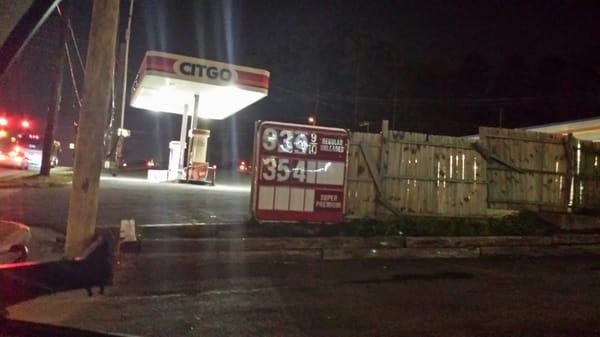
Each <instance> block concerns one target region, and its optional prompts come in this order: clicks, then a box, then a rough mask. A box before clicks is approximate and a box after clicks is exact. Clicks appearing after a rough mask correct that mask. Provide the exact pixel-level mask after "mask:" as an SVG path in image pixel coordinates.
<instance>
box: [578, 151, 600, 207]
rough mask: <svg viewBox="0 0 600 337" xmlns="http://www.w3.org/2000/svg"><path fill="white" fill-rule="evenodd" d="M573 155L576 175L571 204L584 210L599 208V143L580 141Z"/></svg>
mask: <svg viewBox="0 0 600 337" xmlns="http://www.w3.org/2000/svg"><path fill="white" fill-rule="evenodd" d="M574 152H575V155H576V156H578V157H579V164H577V162H576V164H575V170H576V172H577V177H576V179H575V186H574V188H573V193H572V195H573V206H574V207H575V208H581V209H584V210H595V211H598V210H600V143H593V142H590V141H580V142H578V144H577V150H576V151H574Z"/></svg>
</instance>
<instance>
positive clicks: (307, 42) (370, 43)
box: [0, 0, 600, 164]
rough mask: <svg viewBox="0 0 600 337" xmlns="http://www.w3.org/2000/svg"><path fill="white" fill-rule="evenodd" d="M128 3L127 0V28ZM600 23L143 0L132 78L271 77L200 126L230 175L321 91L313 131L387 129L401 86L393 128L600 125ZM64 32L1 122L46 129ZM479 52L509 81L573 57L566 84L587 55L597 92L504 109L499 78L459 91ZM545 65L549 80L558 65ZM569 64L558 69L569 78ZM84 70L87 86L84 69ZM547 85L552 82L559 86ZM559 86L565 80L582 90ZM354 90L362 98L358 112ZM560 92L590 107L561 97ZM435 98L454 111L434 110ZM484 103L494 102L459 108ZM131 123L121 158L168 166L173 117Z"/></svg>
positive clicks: (11, 94)
mask: <svg viewBox="0 0 600 337" xmlns="http://www.w3.org/2000/svg"><path fill="white" fill-rule="evenodd" d="M75 4H76V5H75V8H74V11H73V14H72V17H73V19H72V20H73V24H74V28H75V32H76V34H77V39H78V42H79V45H80V46H81V47H82V48H83V49H84V50H83V51H82V52H83V53H84V57H85V45H86V43H87V34H88V30H89V17H90V10H91V2H90V1H87V0H78V1H76V2H75ZM126 5H127V2H126V1H124V2H123V6H122V13H121V14H122V17H123V18H124V17H125V14H126V13H125V11H126V10H125V7H126ZM599 14H600V5H598V1H589V2H584V1H310V0H307V1H282V0H279V1H258V0H255V1H231V0H230V1H184V0H179V1H152V0H137V1H136V5H135V9H134V17H133V29H132V38H131V53H130V69H129V81H130V83H131V81H132V80H133V78H134V76H135V73H136V72H137V69H138V67H139V64H140V62H141V59H142V57H143V54H144V53H145V51H146V50H161V51H168V52H173V53H180V54H185V55H190V56H197V57H203V58H208V59H214V60H218V61H224V62H231V63H236V64H241V65H247V66H252V67H259V68H264V69H268V70H269V71H271V90H270V93H269V97H267V98H266V99H263V100H262V101H260V102H258V103H256V104H255V105H253V106H251V107H249V108H247V109H246V110H244V111H241V112H239V113H238V114H237V115H236V116H235V117H232V118H229V119H226V120H223V121H210V122H207V123H205V126H206V127H210V128H211V130H212V132H213V136H212V137H211V140H210V143H209V144H210V145H209V146H210V150H209V160H212V161H216V162H218V163H221V164H222V163H226V162H228V161H237V160H238V159H241V158H247V157H248V156H249V155H250V144H251V135H252V130H253V123H254V121H255V120H257V119H275V120H281V121H290V122H304V121H305V119H306V117H307V116H308V115H310V114H312V113H313V112H314V111H315V101H316V92H317V88H319V89H320V91H321V96H320V104H319V114H318V120H319V122H320V124H324V125H328V126H340V127H348V128H352V127H353V126H354V125H353V124H354V121H356V120H361V121H362V120H368V121H372V122H377V121H380V120H381V119H383V118H388V119H392V117H391V115H392V109H393V107H392V106H393V103H392V102H393V100H392V98H393V97H394V94H393V88H394V87H397V88H398V89H397V90H398V91H397V93H396V94H397V97H398V98H399V99H400V102H401V104H399V105H398V109H397V111H398V112H397V114H396V117H394V120H395V121H396V128H397V129H403V130H409V131H421V132H429V133H440V134H452V135H464V134H468V133H472V132H474V131H475V132H476V126H477V125H480V124H487V125H494V124H495V123H496V121H497V117H496V113H497V111H498V109H500V108H501V109H503V110H504V111H505V115H506V117H505V119H506V122H505V123H506V124H507V125H508V126H524V125H527V124H539V123H544V122H554V121H558V120H566V119H576V118H585V117H591V116H598V115H600V104H599V102H598V94H599V91H598V83H599V82H598V78H599V77H600V64H599V63H598V60H600V55H599V54H598V50H599V49H598V47H597V46H598V45H599V44H600V20H598V15H599ZM57 30H58V25H57V20H55V19H54V20H49V21H48V22H47V23H46V24H45V25H44V27H42V30H41V32H40V33H38V36H36V38H34V39H33V40H32V43H31V45H30V46H28V47H27V48H26V49H25V51H24V52H23V55H22V57H21V59H20V60H19V62H17V63H16V64H15V65H14V66H13V67H11V69H10V70H9V73H8V74H7V76H5V77H4V78H3V79H2V81H0V111H2V110H6V111H9V112H10V113H13V114H14V113H23V114H25V115H27V116H35V118H36V120H38V122H39V123H40V124H41V123H43V118H44V116H45V113H46V112H45V111H46V106H47V102H48V100H47V96H48V91H49V81H50V80H49V72H48V69H47V68H48V66H49V64H50V62H51V60H52V59H53V57H55V56H56V43H55V42H53V41H55V38H56V32H57ZM594 46H596V49H594ZM589 50H592V52H590V51H589ZM473 53H477V55H479V56H480V58H482V59H484V60H485V62H484V63H485V64H486V65H487V69H488V70H487V72H488V75H486V76H488V77H493V78H494V79H495V78H497V77H501V76H500V75H501V74H502V69H503V68H502V66H503V64H505V63H506V60H507V58H508V57H509V56H512V55H520V56H522V58H523V60H524V62H525V64H527V66H528V69H530V72H535V70H536V69H540V66H539V64H544V63H542V62H541V61H540V60H542V59H544V58H548V57H554V58H555V59H559V60H564V61H565V62H566V64H567V66H566V68H565V66H564V65H563V66H562V67H563V68H564V69H568V70H566V71H565V72H564V73H565V74H566V75H564V76H563V77H564V78H571V77H572V76H570V75H569V74H571V73H575V70H577V69H579V68H581V67H584V66H586V67H587V66H589V64H590V63H589V62H588V63H585V64H584V63H582V62H583V61H581V60H584V59H586V57H587V59H590V55H591V58H592V59H595V60H596V61H592V63H591V64H592V68H590V69H591V70H585V71H582V72H581V73H585V74H588V75H589V74H591V75H590V76H591V77H590V76H587V75H586V76H584V77H585V78H586V79H587V78H588V77H590V78H591V79H590V80H589V81H591V82H589V81H588V80H586V81H588V82H585V83H586V86H585V88H584V89H581V90H580V91H578V90H579V89H577V90H575V89H572V87H574V86H575V85H573V86H570V85H566V84H560V85H558V86H557V87H556V88H545V89H543V90H542V89H540V88H541V86H540V85H537V86H534V85H531V86H530V87H531V88H530V87H525V89H523V93H515V94H513V93H511V94H510V95H509V96H508V97H512V98H514V97H522V96H524V97H538V98H536V99H534V100H529V101H526V103H523V102H522V101H514V100H513V101H511V100H509V101H501V102H500V101H494V100H495V99H498V98H506V97H507V94H506V92H507V91H502V90H496V89H495V88H496V86H495V84H493V83H496V80H489V79H486V80H485V82H481V83H485V84H483V85H482V86H484V87H485V88H484V89H485V90H483V89H482V90H481V91H480V92H479V91H477V90H475V91H472V90H471V91H469V90H468V89H464V90H462V89H461V88H462V87H461V85H462V86H464V87H465V88H467V87H468V86H466V85H463V84H464V83H463V82H461V81H462V79H463V77H464V76H467V75H464V76H463V77H460V76H462V75H460V74H462V73H461V70H460V69H463V68H461V64H463V65H464V64H465V61H464V60H465V58H467V56H468V55H471V54H473ZM586 53H587V54H586ZM586 55H587V56H586ZM586 62H587V61H586ZM594 62H595V63H594ZM357 64H359V67H358V69H359V71H358V72H357V71H356V69H357V66H356V65H357ZM548 64H550V66H549V67H550V68H548V69H549V72H550V73H552V72H553V70H552V69H555V68H552V65H553V64H556V62H555V63H552V62H550V63H548ZM561 64H562V63H560V62H558V66H556V67H558V68H556V69H563V68H560V67H561ZM536 67H537V68H536ZM594 67H596V68H594ZM484 68H485V67H484ZM422 69H425V70H422ZM544 69H546V68H544ZM573 69H575V70H573ZM586 69H587V68H586ZM75 70H76V78H77V80H78V82H79V83H82V81H81V77H82V76H81V71H80V69H75ZM545 71H548V70H545ZM357 74H358V76H357ZM415 74H416V75H415ZM456 74H459V75H456ZM577 74H579V73H577ZM65 75H66V76H67V77H65V86H64V102H63V103H64V104H63V110H64V111H63V112H62V114H61V119H60V127H59V130H58V134H59V139H60V138H61V137H62V139H63V141H66V139H68V138H69V137H70V136H71V134H72V130H71V128H70V124H71V122H72V120H73V118H74V112H73V109H72V108H71V107H72V101H73V99H72V86H71V85H70V79H69V77H68V73H67V74H65ZM549 76H550V77H549V78H550V80H548V81H551V80H552V81H554V80H555V77H552V76H553V75H549ZM488 77H486V78H488ZM538 77H539V76H538ZM464 78H467V79H472V77H468V76H467V77H464ZM475 78H478V77H477V76H475ZM564 78H561V81H562V82H560V83H571V82H573V81H571V82H569V81H567V80H565V79H564ZM543 79H544V78H543V77H542V80H540V79H537V81H538V82H540V81H542V82H543ZM473 81H475V80H473ZM514 81H518V80H514ZM534 82H535V81H534ZM14 83H18V84H17V85H15V84H14ZM461 83H462V84H461ZM474 83H478V82H476V81H475V82H474ZM490 83H492V84H490ZM532 83H533V82H532ZM535 83H537V82H535ZM573 83H575V82H573ZM577 83H579V82H577ZM589 83H592V84H589ZM517 84H518V83H517ZM80 85H81V84H80ZM575 87H577V86H575ZM457 88H458V89H457ZM577 88H579V87H577ZM357 92H358V95H359V96H360V99H359V100H357V101H355V100H354V95H355V93H357ZM565 93H568V94H569V95H576V96H577V97H584V98H577V99H572V100H569V101H564V100H562V101H560V102H559V101H557V100H556V97H558V96H562V95H563V94H565ZM589 96H591V97H592V98H591V99H590V98H589ZM440 99H441V100H447V104H443V103H439V102H437V103H431V100H440ZM480 99H486V100H489V101H488V102H487V103H476V104H475V103H473V101H467V103H465V104H463V103H460V104H459V103H457V100H459V101H461V100H475V101H477V100H480ZM355 102H358V105H357V108H356V111H357V112H356V115H355V114H354V111H355V106H354V103H355ZM402 102H403V103H402ZM461 102H463V101H461ZM515 102H516V103H515ZM17 111H18V112H17ZM126 116H127V117H126V127H128V128H131V129H132V130H133V136H132V138H131V139H130V140H129V141H128V143H127V147H126V154H125V155H126V158H129V159H137V158H148V157H151V156H154V157H158V158H161V159H162V160H166V159H167V152H168V146H167V145H168V141H169V140H171V139H176V138H178V132H179V131H178V129H179V123H180V122H179V118H178V116H170V115H166V114H157V113H153V112H149V111H142V110H137V109H133V108H128V109H127V115H126ZM148 144H153V145H155V146H148ZM236 152H238V153H236Z"/></svg>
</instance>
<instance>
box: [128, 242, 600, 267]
mask: <svg viewBox="0 0 600 337" xmlns="http://www.w3.org/2000/svg"><path fill="white" fill-rule="evenodd" d="M140 247H141V251H140V252H139V253H137V254H129V253H124V252H122V256H125V257H127V256H141V257H162V258H164V257H177V258H190V259H194V260H196V261H199V262H200V263H250V262H257V263H262V262H269V263H277V262H283V263H286V262H318V261H346V260H369V259H430V258H445V259H448V258H480V257H497V256H507V257H509V256H511V257H541V256H597V255H600V235H558V236H549V237H455V238H449V237H434V238H431V237H430V238H422V237H419V238H415V237H406V238H404V237H368V238H360V237H331V238H329V237H319V238H234V239H226V238H217V239H152V240H144V241H141V244H140Z"/></svg>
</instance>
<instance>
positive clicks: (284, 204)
mask: <svg viewBox="0 0 600 337" xmlns="http://www.w3.org/2000/svg"><path fill="white" fill-rule="evenodd" d="M347 156H348V133H347V132H346V130H343V129H337V128H325V127H318V126H311V125H300V124H287V123H278V122H266V121H265V122H259V123H257V126H256V133H255V138H254V158H253V162H254V166H253V167H254V175H253V184H252V201H251V203H252V211H253V214H254V216H255V217H256V218H257V219H258V220H262V221H311V222H339V221H341V220H342V219H343V215H344V208H345V182H346V166H347Z"/></svg>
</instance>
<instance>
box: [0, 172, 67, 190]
mask: <svg viewBox="0 0 600 337" xmlns="http://www.w3.org/2000/svg"><path fill="white" fill-rule="evenodd" d="M72 180H73V171H72V170H59V171H54V172H51V173H50V176H48V177H46V176H41V175H39V174H38V173H34V172H23V173H21V174H14V175H10V176H5V177H1V178H0V188H23V187H31V188H46V187H59V186H65V185H67V184H69V183H70V182H71V181H72Z"/></svg>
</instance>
